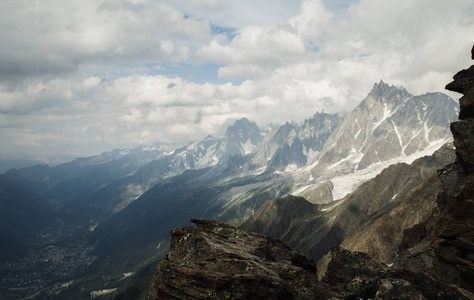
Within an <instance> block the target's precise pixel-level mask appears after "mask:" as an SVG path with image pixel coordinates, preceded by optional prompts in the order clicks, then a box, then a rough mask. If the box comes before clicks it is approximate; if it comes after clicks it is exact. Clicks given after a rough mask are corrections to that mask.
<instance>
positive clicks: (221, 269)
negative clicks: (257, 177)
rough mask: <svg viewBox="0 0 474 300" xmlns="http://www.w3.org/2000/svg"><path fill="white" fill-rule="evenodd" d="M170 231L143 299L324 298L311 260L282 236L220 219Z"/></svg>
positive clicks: (323, 288) (328, 294)
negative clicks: (251, 230) (168, 242)
mask: <svg viewBox="0 0 474 300" xmlns="http://www.w3.org/2000/svg"><path fill="white" fill-rule="evenodd" d="M191 222H193V223H195V224H196V225H197V227H191V226H188V227H181V228H177V229H173V230H172V231H171V246H170V251H169V254H168V256H167V257H166V258H165V259H164V260H162V261H161V262H160V263H159V264H158V267H157V270H156V274H155V278H154V283H153V287H152V289H151V291H150V294H149V297H148V299H282V300H283V299H328V298H330V297H331V296H332V295H333V293H332V292H331V291H330V289H329V287H328V286H326V285H325V284H323V283H320V282H319V281H318V278H317V275H316V264H315V263H314V262H313V261H311V260H310V259H308V258H307V257H306V256H305V255H304V254H303V253H302V252H300V251H299V250H295V249H293V248H291V247H290V246H288V245H287V244H285V243H284V242H281V241H278V240H275V239H272V238H269V237H264V236H262V235H258V234H254V233H248V232H245V231H242V230H239V229H237V228H235V227H232V226H230V225H228V224H226V223H224V222H220V221H208V220H195V219H193V220H191Z"/></svg>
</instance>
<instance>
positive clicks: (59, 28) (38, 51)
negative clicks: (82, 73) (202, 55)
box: [0, 0, 210, 80]
mask: <svg viewBox="0 0 474 300" xmlns="http://www.w3.org/2000/svg"><path fill="white" fill-rule="evenodd" d="M0 28H1V29H0V36H1V42H0V43H1V47H0V80H6V79H18V80H19V79H23V78H25V77H33V76H36V77H40V78H44V76H45V75H50V76H57V75H59V74H67V73H70V72H74V71H77V70H78V69H79V68H80V67H82V66H87V65H91V64H92V65H93V64H104V63H109V64H114V66H115V67H120V66H127V65H130V64H136V63H148V62H150V61H151V62H162V61H172V62H180V61H183V60H185V59H187V57H188V53H189V52H188V51H189V48H192V47H196V46H198V45H200V44H201V43H203V42H205V41H207V40H208V38H209V31H210V27H209V24H208V23H207V22H205V21H201V20H195V19H193V18H188V17H186V16H185V15H184V14H183V13H182V12H179V11H177V10H175V9H174V8H172V7H171V6H169V5H166V4H162V3H159V2H156V1H152V0H140V1H131V0H104V1H39V2H38V1H35V2H31V1H27V0H14V1H13V0H6V1H4V2H3V3H2V9H1V10H0Z"/></svg>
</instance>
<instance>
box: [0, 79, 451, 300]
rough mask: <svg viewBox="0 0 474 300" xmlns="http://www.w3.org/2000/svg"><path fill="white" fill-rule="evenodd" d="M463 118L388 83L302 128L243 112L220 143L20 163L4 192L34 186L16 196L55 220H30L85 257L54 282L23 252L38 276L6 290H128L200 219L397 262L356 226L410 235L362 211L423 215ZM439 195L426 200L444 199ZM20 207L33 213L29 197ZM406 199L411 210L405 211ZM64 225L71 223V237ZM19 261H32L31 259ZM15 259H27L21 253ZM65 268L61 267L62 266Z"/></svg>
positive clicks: (440, 102) (412, 218)
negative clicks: (416, 198)
mask: <svg viewBox="0 0 474 300" xmlns="http://www.w3.org/2000/svg"><path fill="white" fill-rule="evenodd" d="M458 113H459V108H458V104H457V103H456V102H455V101H454V100H453V99H451V98H450V97H448V96H446V95H444V94H441V93H429V94H424V95H420V96H413V95H411V94H409V93H408V92H407V91H406V90H405V89H404V88H402V87H395V86H391V85H388V84H386V83H384V82H383V81H380V82H379V83H377V84H374V86H373V88H372V90H371V91H370V92H369V94H368V96H367V97H366V98H365V99H363V100H362V101H361V103H360V104H359V105H358V106H357V107H356V108H355V109H354V110H352V111H351V112H349V113H346V114H328V113H325V112H317V113H316V114H314V115H313V116H312V117H310V118H309V119H306V120H305V121H304V122H302V123H300V124H298V123H294V122H293V123H290V122H288V123H286V124H284V125H282V126H279V127H278V126H271V127H267V128H260V127H258V125H257V124H255V122H252V121H250V120H248V119H245V118H244V119H240V120H237V121H236V122H235V124H233V125H232V126H229V127H228V128H227V130H226V133H225V136H224V137H223V138H216V137H212V136H208V137H206V138H205V139H203V140H202V141H199V142H195V143H191V144H189V145H154V146H153V147H139V148H136V149H132V150H114V151H111V152H106V153H103V154H101V155H98V156H93V157H87V158H78V159H75V160H74V161H72V162H69V163H66V164H61V165H58V166H55V167H49V166H47V165H38V166H33V167H28V168H22V169H12V170H9V171H8V172H6V173H5V174H4V175H3V176H4V179H5V186H6V187H5V189H4V190H5V191H10V190H14V189H18V188H17V186H20V187H21V188H20V189H22V190H23V191H25V192H26V191H28V192H26V195H25V196H24V197H25V198H27V200H18V201H21V203H28V201H31V202H32V203H33V202H34V203H40V204H41V206H44V207H45V209H47V210H50V211H49V212H46V210H45V213H44V214H42V213H41V211H42V209H38V210H37V211H36V212H37V213H38V214H40V215H51V216H54V220H42V219H37V218H36V217H34V216H32V217H31V218H27V219H25V222H27V223H29V224H30V225H28V226H29V227H34V228H35V231H34V232H33V234H36V235H35V236H36V237H37V238H38V237H41V236H50V237H51V242H54V243H55V244H54V247H57V249H59V250H61V251H63V250H64V249H66V250H64V251H65V252H64V253H66V254H65V259H64V261H66V262H69V260H68V259H70V262H71V264H72V262H73V261H74V257H73V256H72V255H70V256H71V257H70V258H67V253H69V252H68V251H69V250H67V249H69V248H68V247H67V245H68V243H69V241H70V240H71V239H75V240H76V241H77V243H80V247H79V248H80V249H83V251H82V252H81V255H82V256H81V257H82V258H81V261H82V262H83V263H82V265H81V264H79V266H77V265H74V268H72V267H70V266H69V265H68V263H64V261H63V262H62V264H57V266H58V267H57V269H55V270H56V271H57V273H58V275H57V276H56V277H54V276H52V277H51V278H49V279H44V278H45V274H44V273H42V272H41V271H37V269H39V268H40V266H41V264H39V263H38V261H37V260H38V256H34V257H33V256H31V255H30V256H26V257H29V258H28V259H30V260H31V264H30V265H31V268H36V269H35V272H36V271H37V272H38V273H37V274H38V276H37V278H36V280H38V278H41V283H35V284H33V285H32V284H28V283H26V282H24V281H22V280H21V279H19V280H18V281H16V282H14V283H11V282H10V281H8V283H6V281H5V280H2V281H0V283H1V284H2V290H4V291H6V292H5V293H4V294H3V295H0V296H2V297H4V298H9V297H11V295H12V294H11V293H9V292H8V291H10V290H9V288H10V286H11V285H13V284H15V286H17V287H18V286H19V287H20V288H19V290H18V289H17V290H15V291H16V292H18V291H20V292H21V293H22V294H21V295H23V296H29V295H30V294H33V292H32V291H34V292H40V294H41V295H50V296H51V295H53V296H54V295H60V297H63V298H67V297H72V298H74V297H77V295H81V297H85V298H88V297H90V294H89V293H90V292H92V291H100V290H104V289H106V290H107V289H108V288H107V287H110V286H124V285H126V283H127V282H128V280H130V279H133V277H134V276H131V275H129V274H136V273H138V272H139V271H140V270H142V269H147V266H149V265H153V264H155V263H156V261H158V260H159V259H160V258H162V257H163V256H164V255H165V254H166V252H167V249H168V245H169V234H168V232H169V230H170V229H171V228H174V227H179V226H183V225H186V224H188V220H189V219H191V218H217V219H220V220H223V221H227V222H229V223H231V224H234V225H240V224H243V225H242V228H246V229H250V230H255V231H259V230H260V231H261V232H263V233H265V234H269V235H273V236H275V237H278V238H282V239H283V240H287V241H288V242H289V243H293V244H294V243H296V244H295V246H297V247H299V248H300V249H302V250H303V251H307V252H308V253H310V255H311V256H312V257H313V258H321V257H323V256H324V255H325V253H326V252H327V251H328V250H329V247H330V246H331V245H332V244H334V243H336V244H341V243H343V242H344V243H347V245H348V247H353V249H359V250H360V249H362V250H365V251H369V252H370V251H372V252H371V254H372V255H376V256H377V255H378V257H379V258H380V259H382V260H385V261H387V262H389V261H390V259H391V256H390V255H389V254H387V253H386V252H384V251H378V250H377V249H366V248H367V247H368V245H364V244H358V243H357V241H358V238H357V230H356V229H358V228H364V226H365V227H366V228H368V229H367V231H368V230H375V229H374V228H378V229H377V230H376V234H375V233H374V236H375V237H377V239H380V240H381V241H382V240H386V239H393V241H394V245H395V242H398V241H399V240H400V236H396V234H395V233H393V232H391V233H387V232H385V231H384V230H385V229H384V226H383V225H382V223H377V222H374V223H373V224H372V223H371V224H367V223H364V221H363V220H362V216H365V215H367V214H370V215H380V216H381V217H382V216H386V215H393V218H392V222H393V223H397V224H400V226H399V227H398V229H397V230H400V228H408V227H410V226H411V225H412V224H415V223H417V222H420V221H421V220H423V219H424V218H425V216H424V215H417V214H414V215H411V214H410V213H409V208H408V207H409V205H408V204H407V201H408V200H407V199H411V198H410V196H409V195H412V194H413V193H415V192H416V190H417V189H420V190H424V189H426V190H429V191H430V193H431V194H430V195H434V193H436V191H437V189H438V188H439V182H436V180H435V179H433V178H434V177H433V176H434V175H435V173H436V170H437V169H438V168H440V167H441V166H443V165H445V164H446V163H447V162H449V160H452V159H453V151H452V150H450V149H449V147H448V148H443V149H442V150H440V151H438V152H436V153H435V151H436V150H438V149H440V148H441V147H442V146H443V145H445V144H449V143H450V141H451V140H452V137H451V134H450V132H449V123H450V122H453V121H455V120H456V119H457V115H458ZM433 153H435V154H434V156H431V157H424V156H426V155H432V154H433ZM389 166H390V167H389ZM387 167H388V168H387ZM384 169H385V170H384ZM383 170H384V171H383ZM374 177H375V178H374ZM372 178H374V179H373V180H372V181H370V182H368V181H369V180H370V179H372ZM393 178H396V179H399V180H398V181H396V182H393ZM367 182H368V183H367ZM7 187H8V189H7ZM382 187H385V188H382ZM388 187H390V188H388ZM9 193H10V192H9ZM374 193H375V194H376V195H378V196H377V197H376V198H373V199H370V200H373V201H372V202H371V201H368V200H367V197H368V196H367V195H374ZM289 195H293V196H289ZM286 196H288V197H286ZM298 196H303V197H304V198H305V199H306V200H304V199H303V198H300V197H298ZM379 196H380V197H379ZM285 197H286V198H285ZM370 197H374V196H370ZM427 197H428V196H427ZM430 197H431V196H430ZM430 197H428V198H427V199H426V201H425V202H422V203H419V205H421V206H423V205H424V206H426V207H430V205H433V203H432V202H430V201H432V198H430ZM379 198H380V199H379ZM19 199H20V198H19ZM274 199H276V200H274ZM302 199H303V200H304V201H303V200H302ZM341 199H342V200H341ZM0 200H1V203H0V205H3V206H5V205H8V206H11V207H13V206H12V204H11V203H12V202H11V201H10V200H9V201H10V202H7V200H8V198H7V197H2V198H0ZM33 200H34V201H33ZM269 200H271V201H270V202H266V201H269ZM307 200H308V201H309V202H308V201H307ZM272 201H273V202H272ZM15 205H18V207H19V208H18V210H19V211H21V210H22V207H23V206H22V205H23V204H20V203H15ZM35 205H36V204H35ZM402 206H403V207H406V208H404V209H405V210H402V211H397V209H396V207H402ZM282 207H283V208H282ZM12 209H13V208H12ZM51 211H52V212H51ZM288 211H291V214H288V213H287V212H288ZM279 212H280V213H279ZM281 212H284V213H283V215H281ZM22 213H23V212H22ZM308 214H310V215H311V217H309V216H308V217H306V216H307V215H308ZM249 218H250V219H249ZM262 219H264V220H265V222H263V223H262V222H261V220H262ZM259 220H260V221H259ZM259 222H260V223H259ZM305 222H307V223H305ZM259 224H260V225H259ZM262 224H266V225H262ZM298 224H299V225H298ZM305 224H313V225H312V226H306V225H305ZM384 224H385V223H384ZM15 226H16V227H15ZM299 226H300V227H299ZM377 226H378V227H377ZM13 227H15V228H18V232H17V233H16V234H15V235H16V236H18V237H22V236H24V237H25V239H21V240H22V241H25V243H24V245H28V243H29V242H28V240H29V239H30V237H31V233H30V232H29V230H27V229H24V230H23V229H22V227H21V226H20V227H18V226H17V225H15V224H14V223H13V222H12V223H11V224H5V228H13ZM58 228H67V230H65V231H64V232H66V233H64V232H63V231H60V230H57V229H58ZM308 231H311V233H309V232H308ZM397 232H398V231H397ZM384 234H385V235H384ZM66 236H67V238H65V237H66ZM290 236H291V238H290ZM298 236H301V238H298ZM40 239H41V238H40ZM296 240H297V242H295V241H296ZM318 241H319V243H318ZM321 241H322V242H321ZM33 242H34V243H37V245H38V247H37V248H35V251H38V253H43V252H42V251H44V253H46V252H47V251H49V250H47V249H51V248H48V247H50V246H51V245H50V242H46V241H45V239H43V242H40V241H37V240H34V239H33ZM316 243H318V244H319V246H318V245H316ZM343 245H345V244H343ZM374 245H376V244H374ZM364 247H366V248H364ZM394 247H395V246H394ZM2 250H3V249H2ZM59 250H58V251H59ZM38 255H39V254H38ZM19 257H20V258H21V257H23V259H24V256H23V254H22V255H21V256H19ZM17 259H19V258H17ZM9 262H10V263H11V264H18V261H16V260H15V258H11V260H10V261H9ZM15 266H16V265H15ZM35 266H37V267H35ZM55 266H56V265H55V264H54V262H53V263H52V265H51V268H52V269H54V268H55ZM66 269H67V271H66ZM18 270H19V271H18V272H20V273H21V271H22V270H23V271H24V269H22V268H19V267H18ZM28 270H30V269H28ZM0 271H1V272H2V273H1V274H5V272H7V271H6V270H5V269H3V270H0ZM30 273H31V272H30ZM61 274H62V275H61ZM124 274H128V276H125V275H124ZM124 276H125V277H124ZM30 281H31V280H30ZM70 281H72V283H71V284H69V285H67V287H64V286H63V285H62V284H64V282H70ZM32 286H34V288H32ZM48 293H49V294H48ZM58 297H59V296H58Z"/></svg>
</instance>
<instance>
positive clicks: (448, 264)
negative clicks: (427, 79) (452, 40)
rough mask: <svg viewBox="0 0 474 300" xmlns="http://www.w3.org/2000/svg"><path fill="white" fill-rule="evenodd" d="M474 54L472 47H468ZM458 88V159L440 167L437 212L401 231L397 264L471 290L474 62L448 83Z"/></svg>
mask: <svg viewBox="0 0 474 300" xmlns="http://www.w3.org/2000/svg"><path fill="white" fill-rule="evenodd" d="M472 58H473V59H474V47H473V49H472ZM446 88H447V89H448V90H451V91H455V92H459V93H462V94H463V95H464V96H463V97H462V98H461V99H460V100H459V102H460V104H461V105H460V108H461V110H460V114H459V121H458V122H454V123H451V131H452V133H453V137H454V145H455V146H456V157H457V159H456V162H455V163H454V164H451V165H448V166H446V167H445V168H444V169H442V170H439V176H440V179H441V181H442V183H443V192H442V193H441V194H440V195H439V197H438V211H437V214H435V216H434V217H433V218H432V219H430V220H428V222H426V223H425V224H424V226H418V227H417V228H412V229H410V230H407V231H406V232H405V238H404V243H403V244H402V248H401V255H400V260H399V266H400V267H402V268H406V269H409V270H412V271H418V272H424V273H425V274H429V276H432V277H433V278H442V279H443V280H445V281H447V282H449V283H450V284H453V285H456V286H459V287H460V288H462V289H466V290H468V291H470V292H471V293H473V292H474V109H473V107H474V65H473V66H471V67H470V68H469V69H467V70H462V71H460V72H459V73H457V74H456V75H455V76H454V81H453V82H451V83H450V84H448V85H447V86H446Z"/></svg>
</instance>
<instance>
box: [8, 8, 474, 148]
mask: <svg viewBox="0 0 474 300" xmlns="http://www.w3.org/2000/svg"><path fill="white" fill-rule="evenodd" d="M473 16H474V2H473V1H472V0H450V1H446V0H416V1H414V0H358V1H357V0H301V1H297V0H239V1H232V0H94V1H92V0H91V1H72V0H49V1H44V0H43V1H41V0H2V1H1V2H0V153H12V152H23V153H27V154H32V155H44V154H47V155H57V154H68V155H81V156H84V155H93V154H98V153H101V152H103V151H108V150H112V149H114V148H133V147H136V146H140V145H149V144H152V143H155V142H162V143H169V142H184V141H198V140H200V139H202V138H203V137H205V136H207V135H208V134H214V135H216V136H219V135H222V134H223V132H224V130H225V126H227V125H229V124H231V123H232V122H233V121H235V120H236V119H239V118H242V117H246V118H249V119H252V120H254V121H256V122H257V124H259V125H260V126H264V125H265V124H269V123H274V124H282V123H284V122H286V121H296V122H300V121H302V120H304V119H305V118H309V117H311V116H312V115H313V114H314V113H315V112H316V111H321V110H323V109H324V111H326V112H331V113H334V112H340V111H348V110H350V109H352V108H354V107H355V106H356V105H357V104H358V103H359V102H360V101H361V100H362V99H363V98H364V97H365V96H366V95H367V93H368V92H369V91H370V89H371V88H372V86H373V84H374V83H375V82H378V81H380V80H381V79H382V80H384V82H386V83H389V84H392V85H397V86H404V87H405V88H406V89H407V90H408V91H409V92H410V93H412V94H415V95H417V94H423V93H426V92H446V91H445V90H444V86H445V85H446V84H447V83H449V82H450V80H451V78H452V76H453V75H454V74H455V73H456V72H457V71H458V70H460V69H463V68H467V67H469V66H470V65H471V64H472V61H471V60H470V50H471V47H472V45H473V43H474V17H473ZM449 95H451V96H453V97H458V96H457V95H455V94H449Z"/></svg>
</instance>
